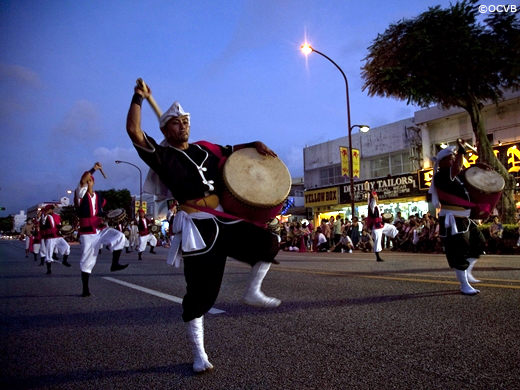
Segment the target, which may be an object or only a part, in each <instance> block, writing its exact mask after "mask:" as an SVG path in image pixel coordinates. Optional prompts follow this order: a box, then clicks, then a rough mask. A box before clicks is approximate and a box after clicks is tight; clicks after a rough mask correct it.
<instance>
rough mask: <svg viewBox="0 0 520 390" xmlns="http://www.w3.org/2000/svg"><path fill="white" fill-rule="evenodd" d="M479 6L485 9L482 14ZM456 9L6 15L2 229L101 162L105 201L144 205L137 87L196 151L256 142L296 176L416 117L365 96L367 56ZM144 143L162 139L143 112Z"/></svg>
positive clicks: (185, 3)
mask: <svg viewBox="0 0 520 390" xmlns="http://www.w3.org/2000/svg"><path fill="white" fill-rule="evenodd" d="M482 4H484V3H482ZM435 5H441V6H442V7H447V6H449V1H438V0H437V1H436V0H428V1H426V0H415V1H380V0H366V1H352V0H338V1H336V0H300V1H296V0H295V1H290V0H287V1H284V0H242V1H239V0H226V1H216V0H215V1H212V0H211V1H210V0H206V1H201V0H181V1H176V0H171V1H162V0H156V1H142V0H141V1H134V0H126V1H110V0H105V1H67V0H64V1H52V0H47V1H43V0H40V1H36V0H34V1H27V0H16V1H8V0H3V1H2V2H0V21H1V22H0V35H1V46H0V53H1V54H0V80H1V82H0V92H1V96H2V104H1V105H0V129H1V130H0V131H1V137H2V143H1V152H0V166H1V169H0V206H3V207H6V210H5V211H1V212H0V216H7V215H8V214H13V213H18V212H20V210H26V209H27V208H29V207H31V206H33V205H35V204H37V203H40V202H44V201H52V200H57V199H60V198H61V197H63V196H66V191H67V190H69V189H74V188H75V187H76V186H77V184H78V182H79V178H80V176H81V174H82V173H83V172H84V171H85V170H88V169H89V168H91V167H92V165H93V163H94V162H96V161H99V162H100V163H101V164H102V165H103V167H104V171H105V172H106V174H107V177H108V179H106V180H105V179H103V178H102V177H101V176H99V177H98V178H97V180H96V188H97V189H103V190H104V189H110V188H116V189H123V188H128V189H129V190H130V191H131V192H132V193H133V194H137V193H138V192H139V172H138V171H137V170H136V169H135V168H134V167H132V166H130V165H126V164H120V165H116V164H115V163H114V161H115V160H123V161H128V162H131V163H133V164H136V165H138V166H139V167H141V168H142V169H143V175H145V173H146V172H147V168H146V166H145V164H143V163H142V162H141V161H140V159H139V158H138V156H137V153H136V152H135V150H134V148H133V146H132V144H131V142H130V140H129V139H128V136H127V135H126V130H125V120H126V113H127V110H128V107H129V104H130V100H131V97H132V93H133V86H134V85H135V80H136V79H137V78H138V77H142V78H143V79H144V80H145V81H146V82H147V83H148V85H150V87H151V89H152V91H153V95H154V97H155V100H156V101H157V102H158V104H159V106H160V107H161V108H162V110H163V111H166V109H167V108H168V107H169V106H170V105H171V104H172V103H173V101H175V100H178V101H179V102H180V103H181V105H182V106H183V108H184V109H185V110H186V111H187V112H189V113H190V114H191V119H192V122H191V123H192V125H191V141H197V140H201V139H204V140H208V141H211V142H215V143H220V144H230V145H233V144H238V143H244V142H250V141H253V140H261V141H263V142H265V143H266V144H267V145H268V146H269V147H271V148H272V149H273V150H275V151H276V152H277V153H278V155H279V156H280V158H282V160H283V161H284V162H285V163H286V165H287V166H288V168H289V170H290V171H291V174H292V175H293V176H302V175H303V148H304V147H305V146H306V145H314V144H318V143H321V142H324V141H327V140H331V139H335V138H338V137H341V136H344V135H346V134H347V125H346V106H345V84H344V81H343V78H342V76H341V74H340V73H339V71H338V70H337V69H336V68H335V67H334V66H333V65H332V64H331V63H330V62H329V61H327V60H326V59H325V58H323V57H321V56H319V55H317V54H315V53H314V54H312V53H311V54H310V55H309V56H308V57H306V56H305V55H304V54H302V53H301V52H300V50H299V48H300V46H301V45H302V44H303V43H305V41H307V42H308V43H310V44H311V45H312V46H314V47H315V48H316V49H317V50H319V51H321V52H323V53H324V54H326V55H327V56H329V57H330V58H331V59H333V60H334V61H335V62H336V63H337V64H338V65H339V66H340V67H341V68H342V69H343V71H344V72H345V74H346V75H347V78H348V81H349V93H350V108H351V118H352V124H357V123H363V124H368V125H370V126H371V127H376V126H380V125H383V124H386V123H390V122H394V121H397V120H400V119H404V118H408V117H411V116H412V115H413V112H414V111H415V110H416V109H417V108H416V107H413V106H407V105H406V102H400V101H396V100H394V99H383V98H370V97H368V95H367V93H366V91H365V92H362V91H361V88H362V84H363V83H362V79H361V71H360V68H361V66H362V65H363V63H364V62H363V58H365V57H366V55H367V47H368V46H369V45H370V44H371V42H372V41H373V40H374V38H375V37H376V36H377V34H378V33H383V32H384V30H385V29H386V28H387V27H388V25H389V24H390V23H393V22H397V21H399V20H400V19H402V18H409V17H414V16H416V15H418V14H419V13H421V12H423V11H426V10H427V9H428V7H429V6H435ZM143 116H144V117H143V123H142V127H143V129H144V130H145V131H146V132H148V133H149V134H150V135H152V136H154V137H155V138H162V137H160V132H159V129H158V121H157V117H156V116H155V114H154V113H153V111H152V110H151V108H150V107H149V106H148V105H147V103H144V104H143Z"/></svg>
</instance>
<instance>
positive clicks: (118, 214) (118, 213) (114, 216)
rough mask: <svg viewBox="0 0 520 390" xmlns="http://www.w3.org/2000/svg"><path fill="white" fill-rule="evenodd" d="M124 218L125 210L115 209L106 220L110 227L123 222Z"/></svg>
mask: <svg viewBox="0 0 520 390" xmlns="http://www.w3.org/2000/svg"><path fill="white" fill-rule="evenodd" d="M125 218H126V211H125V209H115V210H112V211H111V212H109V213H108V214H107V219H108V220H109V221H110V223H111V224H112V225H117V224H119V223H121V222H123V221H124V220H125Z"/></svg>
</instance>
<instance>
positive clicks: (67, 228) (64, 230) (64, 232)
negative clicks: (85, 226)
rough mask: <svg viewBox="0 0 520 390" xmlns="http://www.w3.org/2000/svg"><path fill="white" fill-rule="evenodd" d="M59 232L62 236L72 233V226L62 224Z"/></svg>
mask: <svg viewBox="0 0 520 390" xmlns="http://www.w3.org/2000/svg"><path fill="white" fill-rule="evenodd" d="M60 233H61V234H62V235H63V236H69V235H71V234H73V233H74V228H73V227H72V226H70V225H65V226H62V227H61V229H60Z"/></svg>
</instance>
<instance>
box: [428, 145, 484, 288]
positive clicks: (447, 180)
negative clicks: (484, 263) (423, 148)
mask: <svg viewBox="0 0 520 390" xmlns="http://www.w3.org/2000/svg"><path fill="white" fill-rule="evenodd" d="M457 143H458V150H457V152H456V151H455V150H456V149H457V148H456V147H455V146H450V147H447V148H446V149H443V150H441V151H440V152H439V153H438V154H437V157H436V158H434V161H435V164H434V168H433V171H434V172H435V174H434V177H433V181H432V185H431V187H430V190H429V192H430V193H431V194H432V202H433V204H434V206H435V207H437V208H439V207H440V208H441V211H440V213H439V225H440V228H439V235H440V236H441V237H442V238H443V240H444V246H445V252H446V258H447V260H448V264H449V265H450V267H451V268H454V269H455V273H456V275H457V279H458V280H459V282H460V291H461V292H462V294H465V295H475V294H478V293H479V290H477V289H475V288H473V287H472V286H471V285H470V284H469V283H470V282H471V283H476V282H479V281H478V280H476V279H475V278H474V277H473V275H472V274H471V270H472V268H473V266H474V265H475V263H476V262H477V259H478V257H479V256H480V254H481V253H482V250H481V248H482V245H481V243H482V238H483V237H482V235H481V233H480V232H479V230H478V228H477V226H476V225H475V224H474V223H473V221H471V220H470V219H469V217H470V214H471V209H470V206H469V205H468V204H469V202H470V198H469V194H468V191H467V190H466V188H465V186H464V182H463V181H462V177H461V172H462V162H463V157H464V152H465V149H464V143H463V141H462V140H457Z"/></svg>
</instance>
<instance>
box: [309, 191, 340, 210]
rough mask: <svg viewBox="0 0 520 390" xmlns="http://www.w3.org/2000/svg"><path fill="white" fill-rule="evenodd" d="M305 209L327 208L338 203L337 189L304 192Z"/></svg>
mask: <svg viewBox="0 0 520 390" xmlns="http://www.w3.org/2000/svg"><path fill="white" fill-rule="evenodd" d="M304 196H305V207H317V206H328V205H333V204H338V203H339V191H338V187H333V188H322V189H319V190H312V191H305V193H304Z"/></svg>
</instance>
